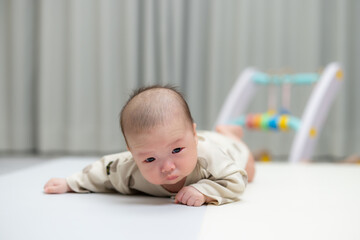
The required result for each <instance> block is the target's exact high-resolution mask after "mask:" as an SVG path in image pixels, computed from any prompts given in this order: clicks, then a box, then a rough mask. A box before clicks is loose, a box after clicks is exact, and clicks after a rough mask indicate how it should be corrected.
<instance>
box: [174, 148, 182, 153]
mask: <svg viewBox="0 0 360 240" xmlns="http://www.w3.org/2000/svg"><path fill="white" fill-rule="evenodd" d="M183 149H184V148H175V149H174V150H172V154H175V153H179V152H181V151H182V150H183Z"/></svg>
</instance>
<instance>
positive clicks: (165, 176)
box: [126, 118, 197, 185]
mask: <svg viewBox="0 0 360 240" xmlns="http://www.w3.org/2000/svg"><path fill="white" fill-rule="evenodd" d="M195 128H196V124H193V126H192V127H190V126H189V124H188V123H186V122H184V120H183V119H181V118H180V119H179V118H177V119H172V120H171V121H170V122H169V124H167V125H166V126H159V127H155V128H153V129H151V130H149V131H146V132H143V133H141V134H127V136H126V139H127V142H128V147H129V150H130V152H131V153H132V155H133V157H134V160H135V162H136V164H137V166H138V167H139V170H140V172H141V174H142V175H143V176H144V178H145V179H146V180H147V181H149V182H150V183H152V184H157V185H165V184H166V185H172V184H176V183H177V182H179V181H181V180H182V179H184V178H185V177H186V176H188V175H189V174H190V173H191V172H192V171H193V170H194V168H195V166H196V162H197V135H196V130H195Z"/></svg>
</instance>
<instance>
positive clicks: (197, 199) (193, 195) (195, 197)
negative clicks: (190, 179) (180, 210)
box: [175, 186, 206, 207]
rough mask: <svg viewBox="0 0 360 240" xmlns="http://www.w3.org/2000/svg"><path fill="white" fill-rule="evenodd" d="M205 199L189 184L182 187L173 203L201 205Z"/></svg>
mask: <svg viewBox="0 0 360 240" xmlns="http://www.w3.org/2000/svg"><path fill="white" fill-rule="evenodd" d="M205 200H206V198H205V196H204V195H203V194H202V193H201V192H199V191H198V190H197V189H196V188H194V187H191V186H187V187H183V188H182V189H181V190H180V191H179V192H178V193H177V194H176V196H175V203H182V204H186V205H188V206H195V207H199V206H201V205H203V204H204V203H205Z"/></svg>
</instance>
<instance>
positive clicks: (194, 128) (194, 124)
mask: <svg viewBox="0 0 360 240" xmlns="http://www.w3.org/2000/svg"><path fill="white" fill-rule="evenodd" d="M193 131H194V135H196V123H193Z"/></svg>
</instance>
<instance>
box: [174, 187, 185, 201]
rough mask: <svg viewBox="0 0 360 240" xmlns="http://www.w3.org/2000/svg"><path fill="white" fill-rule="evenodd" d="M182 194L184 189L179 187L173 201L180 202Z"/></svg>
mask: <svg viewBox="0 0 360 240" xmlns="http://www.w3.org/2000/svg"><path fill="white" fill-rule="evenodd" d="M183 196H184V191H183V189H181V190H180V191H179V192H178V193H177V194H176V196H175V203H181V202H182V198H183Z"/></svg>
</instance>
